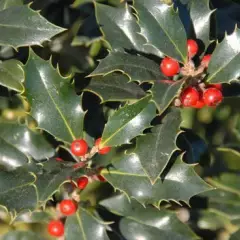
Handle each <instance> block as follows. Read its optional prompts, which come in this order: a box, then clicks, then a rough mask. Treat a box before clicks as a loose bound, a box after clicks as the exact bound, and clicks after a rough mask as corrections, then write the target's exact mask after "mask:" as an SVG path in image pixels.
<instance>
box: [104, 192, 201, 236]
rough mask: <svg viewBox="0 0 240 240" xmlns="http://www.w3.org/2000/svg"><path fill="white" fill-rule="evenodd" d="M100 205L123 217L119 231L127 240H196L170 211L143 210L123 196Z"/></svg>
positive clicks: (136, 203) (152, 208)
mask: <svg viewBox="0 0 240 240" xmlns="http://www.w3.org/2000/svg"><path fill="white" fill-rule="evenodd" d="M100 204H101V205H102V206H104V207H106V208H107V209H108V210H109V211H111V212H113V213H114V214H117V215H120V216H123V217H124V218H123V219H122V220H121V222H120V230H121V232H122V234H123V236H124V237H125V238H126V239H128V240H133V239H134V240H137V239H139V238H140V236H141V237H142V238H143V239H159V236H161V238H162V239H164V240H165V239H166V240H167V239H169V240H170V239H174V240H175V239H176V240H177V239H178V240H182V239H189V240H190V239H198V238H197V236H196V235H195V234H194V233H193V232H192V231H191V230H190V229H189V228H188V227H187V225H184V224H183V223H181V222H180V221H179V220H178V218H177V216H176V214H175V213H173V212H171V211H166V210H161V211H159V210H158V209H156V208H154V207H147V208H144V207H143V206H141V205H140V204H139V203H138V202H136V201H135V200H132V201H131V203H130V202H129V200H128V199H127V198H126V197H125V196H124V195H123V194H122V195H118V196H115V197H112V198H109V199H106V200H103V201H102V202H101V203H100ZM134 229H135V230H134ZM139 230H141V231H139Z"/></svg>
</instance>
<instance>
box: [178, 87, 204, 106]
mask: <svg viewBox="0 0 240 240" xmlns="http://www.w3.org/2000/svg"><path fill="white" fill-rule="evenodd" d="M199 98H200V96H199V92H198V91H197V89H196V88H193V87H187V88H185V89H184V90H183V92H182V93H181V95H180V100H181V103H182V105H183V106H184V107H192V106H194V105H196V104H197V102H198V101H199Z"/></svg>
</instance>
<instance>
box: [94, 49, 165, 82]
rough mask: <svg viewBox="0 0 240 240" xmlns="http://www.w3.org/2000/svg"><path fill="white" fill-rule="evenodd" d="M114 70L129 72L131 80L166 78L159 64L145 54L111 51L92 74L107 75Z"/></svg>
mask: <svg viewBox="0 0 240 240" xmlns="http://www.w3.org/2000/svg"><path fill="white" fill-rule="evenodd" d="M113 71H121V72H123V73H125V74H127V75H128V76H129V78H130V79H131V81H139V82H149V81H152V80H160V79H164V78H165V77H164V76H163V75H162V73H161V72H160V70H159V65H158V64H156V63H155V62H154V61H152V60H150V59H148V58H145V57H143V56H134V55H130V54H127V53H121V52H110V53H109V55H108V56H107V57H106V58H104V59H103V60H101V61H100V63H99V65H98V67H97V68H96V69H95V70H94V71H93V72H92V73H91V74H90V76H93V77H94V76H96V75H106V74H108V73H111V72H113Z"/></svg>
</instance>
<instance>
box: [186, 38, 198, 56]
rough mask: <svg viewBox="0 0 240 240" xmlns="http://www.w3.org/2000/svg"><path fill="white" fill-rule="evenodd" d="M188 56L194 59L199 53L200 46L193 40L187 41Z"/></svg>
mask: <svg viewBox="0 0 240 240" xmlns="http://www.w3.org/2000/svg"><path fill="white" fill-rule="evenodd" d="M187 48H188V56H189V57H190V58H192V57H194V56H195V55H196V54H197V52H198V44H197V42H196V41H194V40H193V39H188V40H187Z"/></svg>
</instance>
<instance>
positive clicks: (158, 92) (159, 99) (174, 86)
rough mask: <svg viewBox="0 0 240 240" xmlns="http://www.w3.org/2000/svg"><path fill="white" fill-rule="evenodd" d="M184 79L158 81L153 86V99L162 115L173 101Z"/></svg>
mask: <svg viewBox="0 0 240 240" xmlns="http://www.w3.org/2000/svg"><path fill="white" fill-rule="evenodd" d="M183 83H184V82H183V81H177V82H174V81H170V80H163V81H156V82H155V83H154V85H153V87H152V88H151V90H150V91H151V92H152V95H153V101H154V102H155V104H156V106H157V108H158V111H159V115H161V114H162V113H163V112H164V111H165V110H166V109H167V107H168V106H169V105H170V104H171V103H172V101H173V99H174V98H175V97H176V95H177V94H178V92H179V90H180V89H181V87H182V85H183Z"/></svg>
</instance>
